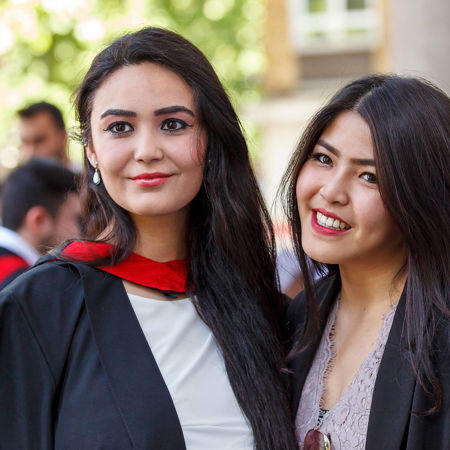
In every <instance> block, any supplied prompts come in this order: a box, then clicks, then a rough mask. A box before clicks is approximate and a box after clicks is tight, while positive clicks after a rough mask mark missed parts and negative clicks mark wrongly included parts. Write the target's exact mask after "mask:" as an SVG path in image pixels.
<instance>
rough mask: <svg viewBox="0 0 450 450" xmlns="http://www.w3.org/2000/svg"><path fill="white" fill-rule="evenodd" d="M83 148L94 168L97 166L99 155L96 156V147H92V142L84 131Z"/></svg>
mask: <svg viewBox="0 0 450 450" xmlns="http://www.w3.org/2000/svg"><path fill="white" fill-rule="evenodd" d="M83 146H84V151H85V152H86V157H87V159H88V160H89V163H90V164H91V166H92V167H95V166H96V165H97V155H96V154H95V150H94V146H93V145H92V140H91V139H89V138H88V137H87V136H86V133H85V132H84V131H83Z"/></svg>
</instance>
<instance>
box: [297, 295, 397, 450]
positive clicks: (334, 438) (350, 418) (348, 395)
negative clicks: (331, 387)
mask: <svg viewBox="0 0 450 450" xmlns="http://www.w3.org/2000/svg"><path fill="white" fill-rule="evenodd" d="M338 309H339V299H337V301H336V303H335V305H334V306H333V308H332V310H331V312H330V314H329V317H328V322H327V325H326V327H325V331H324V333H323V335H322V339H321V341H320V344H319V348H318V349H317V352H316V355H315V357H314V361H313V364H312V366H311V369H310V370H309V373H308V376H307V378H306V381H305V385H304V387H303V391H302V396H301V400H300V404H299V407H298V410H297V417H296V421H295V425H296V432H297V438H298V441H299V442H300V448H302V445H303V441H304V439H305V435H306V433H307V432H308V430H311V429H312V428H314V427H315V426H317V427H318V429H319V431H321V432H322V433H324V434H329V435H330V437H331V445H332V446H333V450H348V449H352V450H363V449H364V448H365V446H366V436H367V426H368V423H369V413H370V407H371V404H372V394H373V389H374V387H375V380H376V377H377V373H378V367H379V366H380V361H381V358H382V356H383V352H384V348H385V346H386V342H387V339H388V336H389V331H390V329H391V326H392V321H393V318H394V315H395V309H396V306H393V307H392V308H391V309H390V310H389V312H388V313H387V314H386V315H385V316H384V319H383V326H382V328H381V330H380V335H379V337H378V340H377V342H376V344H375V347H374V348H373V350H372V351H371V352H370V353H369V355H368V356H367V358H366V359H365V360H364V361H363V363H362V364H361V366H360V368H359V371H358V372H357V373H356V375H355V377H354V378H353V380H352V381H351V383H350V385H349V386H348V387H347V389H346V390H345V391H344V392H343V393H342V395H341V397H340V399H339V400H338V402H337V403H336V404H335V405H334V406H333V408H331V409H330V410H329V411H327V412H326V413H325V414H324V415H323V417H320V418H319V415H320V402H321V399H322V395H323V384H324V378H325V377H326V374H327V371H328V370H329V367H330V364H332V361H333V358H334V356H335V349H334V343H333V329H334V323H335V320H336V315H337V311H338ZM321 416H322V415H321Z"/></svg>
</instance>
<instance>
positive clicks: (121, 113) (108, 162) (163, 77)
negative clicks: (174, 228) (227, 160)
mask: <svg viewBox="0 0 450 450" xmlns="http://www.w3.org/2000/svg"><path fill="white" fill-rule="evenodd" d="M90 123H91V136H90V139H89V143H88V145H87V147H86V154H87V156H88V158H89V162H90V163H91V164H92V166H94V167H95V166H96V164H97V163H98V169H99V171H100V173H101V179H102V182H103V183H104V186H105V188H106V190H107V192H108V194H109V195H110V196H111V198H112V199H113V200H114V201H115V202H116V203H117V204H118V205H120V206H121V207H122V208H124V209H125V210H127V211H128V212H129V213H130V215H131V217H132V218H133V219H134V221H135V222H137V219H141V218H142V217H155V216H167V215H174V214H175V215H178V216H179V217H180V220H182V219H183V218H184V217H186V214H187V211H188V208H189V203H190V202H191V201H192V200H193V198H194V197H195V196H196V195H197V193H198V191H199V190H200V187H201V184H202V178H203V154H204V149H205V138H204V134H203V133H202V132H201V129H200V124H199V122H198V118H197V111H196V108H195V104H194V99H193V95H192V90H191V88H190V87H189V86H188V85H187V84H186V83H185V82H184V81H183V80H182V79H181V78H180V77H179V76H178V75H176V74H175V73H173V72H172V71H170V70H169V69H167V68H165V67H163V66H161V65H158V64H153V63H142V64H139V65H131V66H125V67H122V68H120V69H118V70H117V71H115V72H113V73H112V74H111V75H110V76H109V77H108V78H107V79H106V80H105V81H104V82H103V83H102V84H101V85H100V87H99V88H98V90H97V92H96V93H95V97H94V100H93V107H92V114H91V119H90Z"/></svg>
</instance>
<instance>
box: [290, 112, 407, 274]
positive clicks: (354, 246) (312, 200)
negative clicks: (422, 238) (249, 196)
mask: <svg viewBox="0 0 450 450" xmlns="http://www.w3.org/2000/svg"><path fill="white" fill-rule="evenodd" d="M296 194H297V204H298V209H299V213H300V221H301V226H302V246H303V249H304V251H305V253H306V254H307V255H308V256H310V257H311V258H313V259H315V260H316V261H319V262H322V263H327V264H339V265H343V264H353V263H358V264H361V263H364V264H369V265H372V264H379V263H380V264H384V263H388V262H393V261H398V260H399V259H400V260H402V259H403V257H404V248H403V239H402V237H401V234H400V231H399V229H398V227H397V225H396V224H395V223H394V221H393V220H392V218H391V216H390V214H389V213H388V211H387V210H386V208H385V206H384V203H383V201H382V199H381V196H380V192H379V190H378V186H377V181H376V173H375V163H374V155H373V144H372V138H371V134H370V129H369V127H368V125H367V123H366V122H365V121H364V119H363V118H362V117H361V116H360V115H359V114H357V113H355V112H352V111H346V112H343V113H341V114H339V115H338V116H337V118H336V119H335V120H334V121H333V122H332V123H331V125H329V126H328V127H327V128H326V129H325V131H324V132H323V133H322V135H321V136H320V138H319V140H318V142H317V144H316V146H315V147H314V149H313V151H312V154H311V155H309V157H308V159H307V160H306V162H305V164H304V166H303V167H302V169H301V171H300V174H299V177H298V180H297V188H296Z"/></svg>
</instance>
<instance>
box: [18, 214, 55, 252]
mask: <svg viewBox="0 0 450 450" xmlns="http://www.w3.org/2000/svg"><path fill="white" fill-rule="evenodd" d="M52 227H53V217H52V216H51V214H50V213H49V212H48V211H47V210H46V209H45V208H44V207H43V206H40V205H36V206H33V207H32V208H30V209H29V210H28V211H27V213H26V214H25V217H24V219H23V222H22V226H21V231H22V232H23V233H24V234H25V236H26V237H27V240H28V241H29V242H30V243H31V244H32V245H33V246H34V247H36V248H38V246H39V243H40V242H41V240H42V237H43V236H48V235H49V233H51V232H52Z"/></svg>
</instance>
